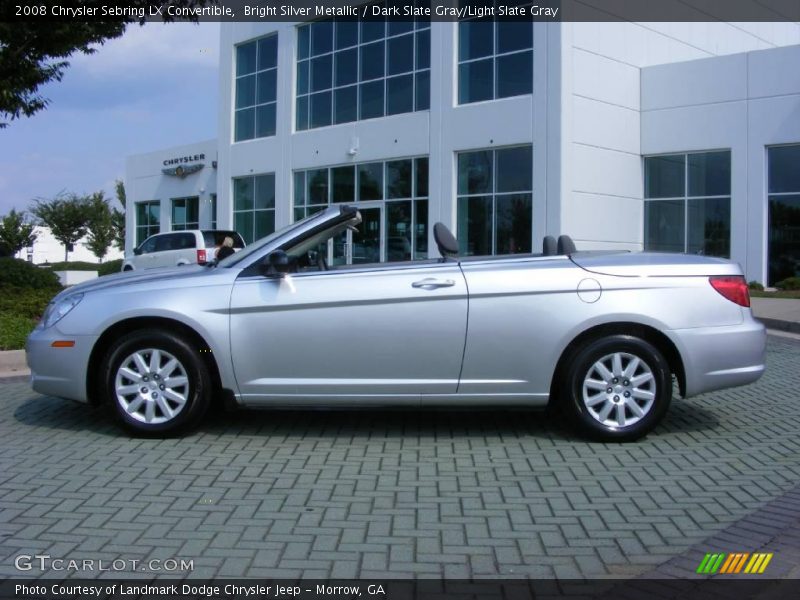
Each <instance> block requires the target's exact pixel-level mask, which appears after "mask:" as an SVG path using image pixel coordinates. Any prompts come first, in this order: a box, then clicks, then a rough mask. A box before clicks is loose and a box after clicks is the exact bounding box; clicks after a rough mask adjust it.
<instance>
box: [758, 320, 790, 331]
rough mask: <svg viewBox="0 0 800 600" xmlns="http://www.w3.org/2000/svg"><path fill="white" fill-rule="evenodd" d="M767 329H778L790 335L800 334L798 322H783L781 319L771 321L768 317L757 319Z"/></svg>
mask: <svg viewBox="0 0 800 600" xmlns="http://www.w3.org/2000/svg"><path fill="white" fill-rule="evenodd" d="M756 319H758V320H759V321H761V322H762V323H763V324H764V326H765V327H766V328H767V329H776V330H778V331H786V332H788V333H800V323H798V322H797V321H782V320H781V319H769V318H767V317H756Z"/></svg>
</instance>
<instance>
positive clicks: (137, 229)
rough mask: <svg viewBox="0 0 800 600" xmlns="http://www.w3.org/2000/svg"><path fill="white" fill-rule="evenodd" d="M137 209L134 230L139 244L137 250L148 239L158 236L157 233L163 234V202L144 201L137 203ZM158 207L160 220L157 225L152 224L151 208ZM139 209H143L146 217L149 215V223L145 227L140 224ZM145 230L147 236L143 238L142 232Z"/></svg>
mask: <svg viewBox="0 0 800 600" xmlns="http://www.w3.org/2000/svg"><path fill="white" fill-rule="evenodd" d="M135 205H136V208H135V210H134V220H135V223H134V226H133V229H134V231H135V235H136V238H135V239H136V240H137V241H138V243H137V244H136V246H135V247H136V248H138V247H140V246H141V245H142V244H143V243H144V242H146V241H147V238H149V237H152V236H154V235H156V234H157V233H161V200H142V201H140V202H135ZM151 206H156V207H157V208H158V210H157V211H156V212H157V214H158V215H159V216H158V220H157V221H156V222H155V223H151V222H150V219H149V216H150V215H151V212H150V210H149V207H151ZM139 207H143V208H144V211H145V213H144V214H146V215H148V222H147V223H145V224H144V225H142V224H140V223H139ZM154 227H155V230H153V231H151V229H152V228H154ZM142 230H144V232H145V234H144V235H143V236H142V235H141V233H140V232H141V231H142Z"/></svg>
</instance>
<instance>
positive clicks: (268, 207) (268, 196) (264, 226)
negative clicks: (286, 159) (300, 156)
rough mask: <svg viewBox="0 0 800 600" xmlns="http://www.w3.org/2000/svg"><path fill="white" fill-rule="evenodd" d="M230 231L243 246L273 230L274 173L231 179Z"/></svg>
mask: <svg viewBox="0 0 800 600" xmlns="http://www.w3.org/2000/svg"><path fill="white" fill-rule="evenodd" d="M233 228H234V229H235V230H236V231H237V232H238V233H239V235H241V236H242V238H243V239H244V241H245V243H246V244H252V243H253V242H254V241H256V240H259V239H261V238H263V237H265V236H267V235H269V234H270V233H273V232H274V231H275V174H274V173H267V174H265V175H255V176H252V177H237V178H236V179H234V180H233Z"/></svg>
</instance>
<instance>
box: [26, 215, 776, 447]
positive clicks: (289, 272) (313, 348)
mask: <svg viewBox="0 0 800 600" xmlns="http://www.w3.org/2000/svg"><path fill="white" fill-rule="evenodd" d="M360 220H361V217H360V215H359V212H358V211H357V210H356V209H355V208H353V207H350V206H335V207H331V208H329V209H328V210H326V211H324V212H320V213H317V214H316V215H313V216H311V217H308V218H306V219H304V220H302V221H298V222H296V223H294V224H292V225H290V226H289V227H287V228H285V229H283V230H281V231H278V232H276V233H274V234H272V235H271V236H269V237H267V238H265V239H264V240H262V241H260V242H259V243H256V244H254V245H252V246H249V247H247V248H246V249H244V250H242V251H241V252H238V253H237V254H235V255H233V256H231V257H229V258H227V259H225V260H223V261H221V262H220V263H219V264H218V265H217V266H212V267H202V266H184V267H179V268H173V269H156V270H153V271H149V272H147V273H143V274H139V273H127V274H126V273H122V274H119V275H112V276H107V277H103V278H101V279H99V280H96V281H93V282H89V283H85V284H81V285H78V286H75V287H73V288H70V289H67V290H64V291H63V292H61V293H60V294H59V295H58V296H56V298H55V299H54V300H53V302H52V303H51V304H50V306H49V307H48V309H47V311H46V313H45V315H44V317H43V318H42V321H41V323H40V325H39V326H38V327H37V328H36V329H35V330H34V332H33V333H32V334H31V335H30V337H29V339H28V343H27V357H28V364H29V365H30V367H31V373H32V374H31V380H32V384H33V388H34V389H35V390H36V391H38V392H41V393H43V394H51V395H54V396H60V397H64V398H71V399H74V400H81V401H89V402H93V403H102V402H108V403H111V404H112V405H113V407H114V409H115V411H116V413H117V415H118V416H119V419H120V420H121V422H122V423H123V424H124V425H126V426H127V427H128V428H129V429H132V430H134V431H138V432H151V433H159V432H161V433H166V432H173V431H178V430H185V429H187V428H189V427H191V426H192V425H194V424H196V423H197V422H198V420H199V419H200V417H201V416H202V415H203V413H204V412H205V411H206V409H207V408H208V406H209V405H210V404H211V403H212V402H222V401H234V402H235V403H238V404H240V405H244V406H269V407H274V406H283V407H286V406H289V407H295V408H296V407H300V406H311V405H313V406H319V405H324V406H334V407H338V406H342V407H344V406H349V407H354V406H374V405H394V406H398V405H401V406H408V407H418V406H456V405H458V406H464V405H470V406H491V407H498V408H499V407H510V406H517V407H540V408H543V407H546V406H547V405H548V404H551V406H557V407H558V408H559V409H560V410H561V411H563V412H565V413H566V414H567V415H568V416H569V417H571V419H572V420H573V421H574V422H575V423H576V424H577V425H578V427H579V428H580V429H581V430H582V431H583V432H584V433H585V434H587V435H589V436H590V437H592V438H595V439H601V440H607V441H625V440H633V439H636V438H639V437H641V436H642V435H644V434H646V433H647V432H648V431H650V430H651V429H652V428H653V427H654V426H655V425H656V424H657V423H658V422H659V421H660V420H661V418H662V417H663V416H664V413H665V411H666V410H667V407H668V405H669V403H670V399H671V397H672V376H673V375H674V376H675V377H676V378H677V381H678V384H679V386H680V391H681V394H682V395H683V396H684V397H689V396H694V395H696V394H700V393H702V392H707V391H710V390H718V389H721V388H725V387H731V386H737V385H743V384H746V383H750V382H752V381H755V380H756V379H758V378H759V377H760V376H761V374H762V373H763V371H764V352H765V343H766V334H765V330H764V327H763V326H762V325H761V324H760V323H759V322H758V321H755V320H754V319H753V316H752V314H751V311H750V308H749V305H750V297H749V293H748V290H747V285H746V283H745V279H744V277H743V275H742V271H741V269H740V268H739V266H738V265H736V264H734V263H732V262H730V261H726V260H721V259H714V258H708V257H698V256H684V255H666V254H647V253H640V254H637V253H633V254H631V253H626V252H603V253H597V252H575V247H574V244H573V243H572V241H571V240H570V239H569V238H568V237H566V236H562V237H561V238H560V240H559V243H558V244H556V242H555V240H554V239H553V238H552V237H548V238H545V241H544V252H543V253H542V254H540V255H514V256H497V257H471V258H461V259H459V258H458V257H457V254H458V243H457V242H456V240H455V238H454V237H453V235H452V234H451V233H450V232H449V231H448V230H447V229H446V228H445V227H444V226H443V225H441V224H438V223H437V224H436V226H434V239H435V240H436V243H437V246H438V247H439V251H440V253H441V254H442V259H441V260H428V261H418V262H402V263H377V264H366V265H364V264H362V265H349V266H337V267H335V268H329V266H328V264H327V260H326V256H327V255H328V246H327V242H328V240H329V239H334V240H335V241H336V243H337V244H339V246H336V247H337V248H339V247H340V246H341V244H340V240H342V239H349V238H347V236H348V235H350V234H351V231H353V230H354V228H355V227H357V226H358V224H359V223H360Z"/></svg>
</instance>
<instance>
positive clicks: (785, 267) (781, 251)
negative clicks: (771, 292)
mask: <svg viewBox="0 0 800 600" xmlns="http://www.w3.org/2000/svg"><path fill="white" fill-rule="evenodd" d="M767 158H768V169H769V176H768V186H769V187H768V189H769V236H768V256H769V265H768V269H767V270H768V274H767V282H768V284H769V285H775V284H776V283H778V282H779V281H783V280H784V279H786V278H787V277H800V145H793V146H776V147H774V148H769V149H768V154H767Z"/></svg>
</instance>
